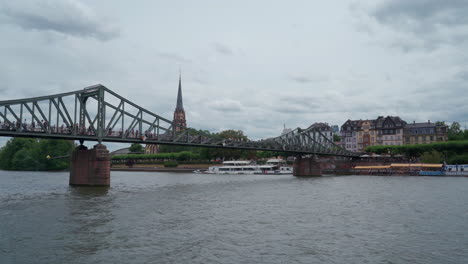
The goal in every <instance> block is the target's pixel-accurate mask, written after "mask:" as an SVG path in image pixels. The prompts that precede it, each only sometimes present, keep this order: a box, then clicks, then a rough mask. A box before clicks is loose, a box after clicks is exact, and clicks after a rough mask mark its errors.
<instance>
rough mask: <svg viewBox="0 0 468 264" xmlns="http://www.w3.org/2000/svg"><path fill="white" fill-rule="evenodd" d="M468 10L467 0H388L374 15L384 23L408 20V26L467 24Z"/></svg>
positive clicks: (424, 26)
mask: <svg viewBox="0 0 468 264" xmlns="http://www.w3.org/2000/svg"><path fill="white" fill-rule="evenodd" d="M467 11H468V2H467V1H465V0H443V1H441V0H410V1H408V0H387V1H385V2H384V3H383V4H381V5H380V6H379V7H378V8H377V9H376V10H375V11H374V16H375V17H376V18H377V19H378V20H379V21H381V22H383V23H395V22H400V23H401V22H406V23H407V25H408V26H410V24H413V25H414V26H416V27H418V26H422V28H427V27H426V26H430V27H433V26H435V25H436V24H443V25H460V24H466V23H467V22H468V16H466V14H467Z"/></svg>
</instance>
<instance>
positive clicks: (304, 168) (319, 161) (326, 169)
mask: <svg viewBox="0 0 468 264" xmlns="http://www.w3.org/2000/svg"><path fill="white" fill-rule="evenodd" d="M352 166H353V162H352V161H351V160H348V159H336V158H335V157H329V158H323V157H322V158H317V157H307V158H304V157H296V160H295V161H294V176H297V177H311V176H322V174H323V173H326V174H349V173H350V169H351V168H352Z"/></svg>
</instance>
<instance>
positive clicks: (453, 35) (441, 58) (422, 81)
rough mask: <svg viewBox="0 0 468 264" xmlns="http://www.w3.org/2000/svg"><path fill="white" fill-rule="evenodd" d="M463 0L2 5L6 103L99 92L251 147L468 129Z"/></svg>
mask: <svg viewBox="0 0 468 264" xmlns="http://www.w3.org/2000/svg"><path fill="white" fill-rule="evenodd" d="M466 14H468V1H466V0H443V1H442V0H411V1H408V0H380V1H377V0H367V1H356V0H352V1H351V0H349V1H348V0H329V1H310V0H303V1H299V0H293V1H271V0H255V1H252V0H249V1H244V0H238V1H219V0H210V1H207V0H198V1H188V0H187V1H180V0H174V1H155V0H140V1H124V0H120V1H118V0H100V1H95V0H0V35H1V36H2V37H1V41H0V58H1V63H0V92H1V95H2V96H1V98H3V99H0V100H7V99H15V98H24V97H33V96H40V95H48V94H54V93H59V92H64V91H73V90H78V89H81V88H83V87H86V86H90V85H93V84H97V83H101V84H103V85H105V86H107V87H108V88H110V89H112V90H114V91H115V92H117V93H119V94H120V95H122V96H124V97H126V98H127V99H129V100H131V101H133V102H136V103H138V104H139V105H141V106H143V107H145V108H147V109H149V110H151V111H153V112H155V113H158V114H160V115H162V116H164V117H168V118H172V113H173V111H174V108H175V104H176V95H177V84H178V74H179V69H181V70H182V88H183V96H184V107H185V111H186V114H187V123H188V125H189V126H190V127H194V128H197V129H207V130H210V131H213V132H215V131H220V130H224V129H240V130H243V131H244V132H245V133H246V134H247V135H248V136H249V137H251V138H253V139H259V138H264V137H270V136H276V135H278V134H279V133H280V132H281V130H282V128H283V124H286V126H287V127H291V128H295V127H306V126H308V125H310V124H312V123H314V122H328V123H330V124H338V125H341V124H342V123H344V122H345V121H346V120H347V119H367V118H376V117H377V116H379V115H399V116H401V117H402V118H403V119H404V120H406V121H408V122H412V121H413V120H416V121H421V122H422V121H427V120H432V121H436V120H444V121H446V122H448V123H451V122H453V121H458V122H460V123H462V125H468V96H467V93H468V16H467V15H466Z"/></svg>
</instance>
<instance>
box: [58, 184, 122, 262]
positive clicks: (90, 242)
mask: <svg viewBox="0 0 468 264" xmlns="http://www.w3.org/2000/svg"><path fill="white" fill-rule="evenodd" d="M108 193H109V187H70V196H69V197H68V199H67V200H66V202H67V203H66V205H67V206H66V208H67V209H68V215H67V216H66V217H65V218H64V219H63V222H64V224H66V226H68V227H69V231H68V232H67V234H69V235H70V237H71V238H72V239H71V241H70V243H69V244H68V245H67V246H66V250H69V251H72V253H70V254H71V255H74V256H79V257H80V258H81V257H86V255H92V254H95V253H96V252H98V251H99V250H102V249H105V248H108V247H109V246H110V242H111V241H110V240H109V239H108V236H109V235H110V234H111V233H112V230H111V229H110V228H109V226H108V223H109V222H111V221H113V220H114V216H113V214H112V210H111V209H112V207H113V206H112V203H113V199H114V198H113V197H112V196H108V195H107V194H108Z"/></svg>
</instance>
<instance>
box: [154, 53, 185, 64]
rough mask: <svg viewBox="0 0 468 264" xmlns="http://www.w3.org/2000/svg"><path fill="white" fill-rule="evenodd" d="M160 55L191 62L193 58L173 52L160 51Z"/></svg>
mask: <svg viewBox="0 0 468 264" xmlns="http://www.w3.org/2000/svg"><path fill="white" fill-rule="evenodd" d="M158 56H159V57H160V58H163V59H168V60H173V61H176V62H191V60H189V59H186V58H184V57H183V56H181V55H178V54H175V53H171V52H160V53H158Z"/></svg>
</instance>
